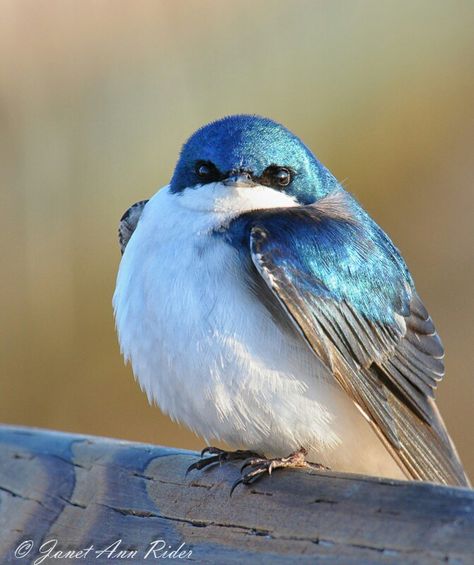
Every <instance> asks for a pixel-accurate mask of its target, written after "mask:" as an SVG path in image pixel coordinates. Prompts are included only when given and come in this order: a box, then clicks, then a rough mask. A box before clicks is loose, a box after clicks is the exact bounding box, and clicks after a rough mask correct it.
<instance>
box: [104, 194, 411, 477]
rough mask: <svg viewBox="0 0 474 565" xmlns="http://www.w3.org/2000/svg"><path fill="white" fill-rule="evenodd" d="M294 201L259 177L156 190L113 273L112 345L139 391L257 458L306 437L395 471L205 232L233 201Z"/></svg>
mask: <svg viewBox="0 0 474 565" xmlns="http://www.w3.org/2000/svg"><path fill="white" fill-rule="evenodd" d="M295 205H296V202H295V201H294V200H293V199H292V198H290V197H289V196H288V195H285V194H284V193H282V192H278V191H275V190H272V189H270V188H267V187H264V186H259V187H253V188H251V189H249V188H243V187H227V186H223V185H222V184H220V183H215V184H209V185H206V186H202V187H199V189H187V190H185V191H183V192H182V193H180V194H173V193H171V192H170V191H169V189H168V187H165V188H163V189H162V190H160V191H159V192H158V193H157V194H156V195H155V196H154V197H153V198H152V199H151V200H150V201H149V202H148V204H147V205H146V206H145V209H144V211H143V214H142V216H141V218H140V221H139V223H138V226H137V228H136V230H135V231H134V233H133V235H132V237H131V239H130V241H129V243H128V245H127V247H126V249H125V253H124V255H123V258H122V262H121V265H120V270H119V274H118V278H117V287H116V291H115V294H114V310H115V316H116V324H117V330H118V334H119V340H120V344H121V348H122V351H123V354H124V356H125V358H126V360H128V361H130V362H131V365H132V367H133V371H134V374H135V376H136V378H137V380H138V382H139V383H140V385H141V387H142V389H143V390H145V391H146V393H147V395H148V398H149V400H150V401H153V402H156V403H157V404H158V405H159V406H160V408H161V410H162V411H163V412H165V413H166V414H169V415H170V417H171V418H173V419H174V420H177V421H179V422H181V423H183V424H185V425H187V426H188V427H189V428H191V429H192V430H194V431H195V432H196V433H197V434H199V435H201V436H203V437H204V438H205V440H206V441H207V442H211V441H212V440H213V439H218V440H222V441H225V442H226V443H228V444H229V445H230V446H232V447H239V448H244V449H250V450H253V451H257V452H259V453H262V454H263V453H264V454H265V455H266V456H286V455H289V454H290V453H291V452H292V451H295V450H297V449H299V448H301V447H305V448H306V449H307V451H308V460H309V461H314V462H317V463H321V464H324V465H327V466H329V467H331V468H332V469H336V470H340V471H351V472H360V473H368V474H375V475H380V476H389V477H394V478H403V477H404V474H403V472H402V471H401V470H400V469H399V467H398V465H397V464H396V463H395V461H394V460H393V458H392V457H391V456H390V455H389V453H388V452H387V451H386V449H385V447H384V446H383V444H382V443H381V441H380V440H379V439H378V437H377V435H376V434H375V432H374V431H373V430H372V428H371V427H370V425H369V424H368V422H367V421H366V420H365V418H364V417H363V415H362V414H361V412H360V411H359V410H358V409H357V407H356V406H355V404H354V403H353V402H352V401H351V399H350V398H349V397H348V396H347V394H346V393H345V392H343V391H342V389H341V388H340V387H339V385H337V383H336V382H335V381H334V379H333V377H332V375H330V374H329V373H328V372H327V371H325V369H324V368H323V367H322V366H321V364H320V363H319V362H318V360H317V358H316V356H315V355H314V354H313V353H312V351H311V350H310V349H309V347H308V346H307V345H306V343H305V342H304V341H303V339H302V338H300V337H299V336H297V335H296V334H292V333H289V332H287V331H285V330H284V329H283V328H281V327H280V326H279V325H277V324H276V323H275V322H274V320H273V319H272V318H271V316H270V315H269V313H268V311H267V310H266V308H265V307H264V306H263V305H262V304H261V303H260V302H259V301H258V299H257V298H256V297H255V296H254V294H253V293H252V292H250V290H249V289H248V287H247V285H246V283H245V280H244V274H243V272H242V267H241V265H240V262H239V257H238V254H237V252H236V251H235V250H234V249H233V248H232V247H231V246H230V245H228V244H226V243H225V242H224V241H223V240H221V239H220V238H217V237H215V236H212V235H211V231H212V230H213V229H215V228H216V227H220V226H225V225H226V224H227V223H228V222H229V221H230V219H232V218H233V217H234V216H236V215H238V214H240V213H242V212H244V211H249V210H252V209H260V208H271V207H288V206H295Z"/></svg>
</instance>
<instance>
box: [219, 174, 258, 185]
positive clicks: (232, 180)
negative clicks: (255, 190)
mask: <svg viewBox="0 0 474 565" xmlns="http://www.w3.org/2000/svg"><path fill="white" fill-rule="evenodd" d="M222 184H223V185H224V186H232V187H235V188H244V187H247V188H249V187H252V186H256V185H257V183H256V182H254V180H253V179H252V175H251V174H250V173H246V172H239V173H236V174H232V175H230V176H228V177H227V178H226V179H224V180H223V181H222Z"/></svg>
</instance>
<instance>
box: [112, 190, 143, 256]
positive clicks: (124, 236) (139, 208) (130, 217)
mask: <svg viewBox="0 0 474 565" xmlns="http://www.w3.org/2000/svg"><path fill="white" fill-rule="evenodd" d="M147 202H148V200H140V202H135V204H133V205H132V206H130V208H128V210H126V211H125V212H124V214H123V216H122V217H121V218H120V223H119V229H118V236H119V245H120V251H121V253H122V255H123V252H124V251H125V248H126V247H127V243H128V241H129V239H130V238H131V237H132V234H133V232H134V231H135V228H136V227H137V224H138V220H139V219H140V216H141V215H142V212H143V208H145V205H146V203H147Z"/></svg>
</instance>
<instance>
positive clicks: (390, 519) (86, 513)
mask: <svg viewBox="0 0 474 565" xmlns="http://www.w3.org/2000/svg"><path fill="white" fill-rule="evenodd" d="M196 457H197V454H196V453H193V452H189V451H184V450H178V449H170V448H164V447H157V446H151V445H144V444H137V443H129V442H124V441H118V440H112V439H108V438H98V437H90V436H81V435H72V434H65V433H60V432H54V431H46V430H38V429H31V428H18V427H9V426H2V427H0V563H1V564H2V565H3V564H10V563H17V564H20V563H22V564H26V563H34V562H35V560H36V559H38V558H40V557H42V556H43V555H44V553H45V552H46V551H47V549H48V548H50V547H51V546H52V544H54V540H57V545H56V547H55V548H54V551H63V552H64V551H71V550H76V551H79V550H86V549H87V548H89V547H91V546H92V547H91V549H90V550H89V552H88V553H87V554H85V555H83V556H82V557H81V558H79V557H77V558H76V559H73V558H72V557H70V558H64V557H63V558H61V559H59V558H56V559H52V557H51V555H50V558H49V560H48V559H45V560H44V561H43V562H44V563H53V562H56V563H71V562H76V561H77V562H81V563H97V564H99V563H110V562H117V561H119V562H127V563H153V562H161V561H162V558H161V559H158V557H157V556H158V554H159V553H158V549H159V548H160V547H161V542H160V543H159V544H157V545H155V549H156V550H157V553H156V554H155V555H153V553H149V555H148V557H147V559H145V555H146V552H147V551H148V550H149V549H150V547H151V546H150V544H151V543H152V542H153V541H155V540H164V541H163V543H166V547H165V548H164V549H167V550H168V551H171V550H174V549H177V548H179V547H180V546H181V544H183V543H184V546H182V548H181V551H183V552H189V551H191V554H190V555H189V554H187V555H189V557H183V558H182V559H178V558H175V559H171V558H166V559H165V561H167V562H170V561H173V562H186V561H190V562H196V563H218V564H223V563H224V564H225V563H241V562H249V563H264V564H265V563H272V564H273V563H277V564H280V563H281V564H283V563H318V562H321V563H329V564H331V565H332V564H349V565H350V564H364V565H365V564H372V563H373V564H379V563H403V564H415V563H416V564H420V563H421V564H423V563H451V564H464V563H465V564H472V563H474V491H472V490H470V489H463V488H450V487H444V486H438V485H434V484H429V483H416V482H402V481H391V480H386V479H383V480H382V479H377V478H371V477H365V476H355V475H344V474H338V473H335V472H319V473H314V472H311V473H309V472H307V471H281V472H276V473H275V474H274V475H272V476H271V477H268V478H265V479H263V480H262V481H260V482H259V483H257V484H255V485H254V486H251V487H243V486H239V487H238V488H237V489H236V491H235V492H234V495H233V496H232V497H231V498H230V497H229V492H230V487H231V485H232V483H233V481H234V480H235V479H236V478H237V477H238V476H239V465H237V464H224V465H222V466H217V467H214V468H212V469H209V470H206V471H194V472H192V473H191V474H190V475H188V477H185V470H186V468H187V467H188V466H189V465H190V464H191V463H192V462H194V461H195V460H196ZM26 540H32V542H33V544H34V545H33V549H32V550H31V552H30V553H29V554H28V555H27V556H25V557H24V558H22V559H20V558H17V557H16V556H15V549H16V548H17V547H18V546H19V544H20V543H22V542H25V541H26ZM117 540H122V541H121V542H120V544H119V545H118V546H117V547H116V549H115V555H114V550H113V548H112V550H109V553H102V554H100V553H97V552H100V551H102V550H104V549H106V548H107V547H108V546H110V545H111V544H114V543H115V542H117ZM45 543H46V544H49V545H46V546H43V548H44V549H43V553H40V551H39V548H40V546H41V545H42V544H45ZM110 551H111V552H112V553H110ZM120 551H124V552H126V551H128V552H134V551H136V553H135V554H133V553H129V554H128V557H127V554H126V553H124V554H122V558H119V557H117V555H118V552H120Z"/></svg>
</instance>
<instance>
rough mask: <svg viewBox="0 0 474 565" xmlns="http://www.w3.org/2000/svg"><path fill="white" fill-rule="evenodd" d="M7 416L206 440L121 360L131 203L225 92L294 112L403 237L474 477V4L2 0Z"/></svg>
mask: <svg viewBox="0 0 474 565" xmlns="http://www.w3.org/2000/svg"><path fill="white" fill-rule="evenodd" d="M0 8H1V10H0V194H1V214H2V225H3V227H4V230H3V236H2V237H0V248H1V249H0V250H1V266H0V269H1V276H0V281H1V283H0V284H1V287H0V288H1V292H0V312H1V315H0V316H1V318H0V319H1V326H0V331H1V340H0V347H1V350H0V379H1V394H0V420H1V421H3V422H7V423H12V424H25V425H31V426H43V427H49V428H56V429H60V430H67V431H71V432H80V433H90V434H98V435H106V436H113V437H119V438H126V439H131V440H140V441H147V442H154V443H160V444H165V445H175V446H181V447H189V448H200V447H202V441H201V440H200V439H198V438H196V437H195V436H193V435H192V434H191V433H189V432H187V431H186V430H184V429H183V428H181V427H180V426H178V425H176V424H173V423H172V422H170V421H169V420H168V418H166V417H164V416H162V415H161V414H160V412H159V410H158V408H154V407H149V406H148V405H147V400H146V397H145V395H144V394H142V393H141V392H140V389H139V387H138V386H137V385H136V384H135V383H134V379H133V376H132V374H131V370H130V368H128V367H124V365H123V362H122V359H121V356H120V353H119V348H118V345H117V341H116V336H115V331H114V322H113V317H112V308H111V299H112V293H113V289H114V283H115V276H116V271H117V267H118V264H119V261H120V253H119V247H118V243H117V224H118V220H119V218H120V216H121V214H122V212H123V211H124V210H125V209H126V208H127V207H128V206H129V205H130V204H132V203H133V202H135V201H137V200H141V199H143V198H148V197H149V196H150V195H151V194H153V193H154V192H155V190H156V189H157V188H158V187H160V186H163V185H164V184H166V183H167V182H168V180H169V178H170V175H171V173H172V170H173V167H174V164H175V161H176V158H177V155H178V151H179V149H180V146H181V144H182V143H183V141H184V140H185V139H186V138H187V136H189V135H190V134H191V133H192V132H193V131H194V130H195V129H196V128H197V127H199V126H200V125H202V124H204V123H205V122H208V121H210V120H212V119H215V118H218V117H221V116H223V115H225V114H230V113H237V112H248V113H259V114H263V115H265V116H269V117H271V118H274V119H276V120H277V121H280V122H283V123H284V124H285V125H286V126H288V127H289V128H290V129H291V130H293V131H294V132H295V133H297V134H298V135H299V136H300V137H302V139H303V140H304V141H305V142H306V143H307V144H308V145H309V146H310V147H311V148H312V149H313V150H314V152H315V153H316V154H317V155H318V157H319V158H320V159H321V160H322V161H323V162H324V163H325V164H326V165H327V166H328V167H329V168H330V169H331V170H332V171H333V172H334V173H335V175H336V176H337V177H338V178H339V179H341V180H343V181H344V183H345V185H346V187H347V188H348V189H349V190H350V191H351V192H352V193H354V194H355V196H356V197H357V198H358V199H359V200H360V201H361V202H362V204H363V205H364V206H365V207H366V209H367V210H368V211H369V212H370V213H371V214H372V215H373V216H374V217H375V219H376V220H377V221H378V223H380V224H381V225H382V226H383V228H384V229H385V230H386V231H387V232H388V233H389V235H390V236H391V237H392V239H393V240H394V242H395V244H396V245H397V246H398V247H399V248H400V249H401V251H402V253H403V255H404V257H405V259H406V260H407V262H408V265H409V267H410V268H411V271H412V273H413V275H414V278H415V280H416V282H417V288H418V291H419V293H420V294H421V296H422V297H423V299H424V301H425V303H426V304H427V306H428V308H429V310H430V312H431V315H432V317H433V318H434V320H435V322H436V324H437V327H438V330H439V332H440V334H441V336H442V338H443V340H444V344H445V346H446V349H447V377H446V379H445V381H444V382H443V383H442V384H441V385H440V387H439V392H438V400H439V405H440V408H441V411H442V413H443V415H444V417H445V419H446V422H447V425H448V428H449V430H450V432H451V434H452V436H453V438H454V440H455V442H456V444H457V445H458V449H459V451H460V454H461V456H462V458H463V460H464V462H465V465H466V467H467V469H468V471H469V472H470V475H471V478H473V479H474V451H473V449H472V447H473V427H474V426H473V423H472V414H473V408H474V402H473V401H474V379H473V374H472V373H473V366H474V343H473V330H472V327H473V319H474V301H473V292H472V287H473V281H474V252H473V243H474V221H473V213H474V183H473V181H474V162H473V149H474V111H473V100H474V73H473V69H474V34H473V31H472V30H473V29H474V4H473V2H472V1H470V0H468V1H465V2H463V1H455V0H452V1H451V2H445V1H444V0H440V1H437V0H426V1H421V0H417V1H414V2H413V1H408V0H406V1H402V2H395V1H393V2H390V1H389V2H378V1H377V0H373V1H358V0H352V1H345V2H342V1H329V0H328V1H324V2H318V1H303V0H292V1H286V2H280V1H277V0H273V1H264V2H262V1H257V0H252V1H250V2H247V1H234V2H221V1H206V0H199V1H192V0H188V1H186V2H176V1H174V0H170V1H158V0H157V1H150V2H148V1H142V0H128V1H124V0H114V1H106V0H103V1H99V0H95V1H91V0H83V1H82V0H81V1H79V0H75V1H71V0H70V1H67V0H42V1H38V0H31V1H29V0H20V1H5V0H3V1H1V2H0Z"/></svg>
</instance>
